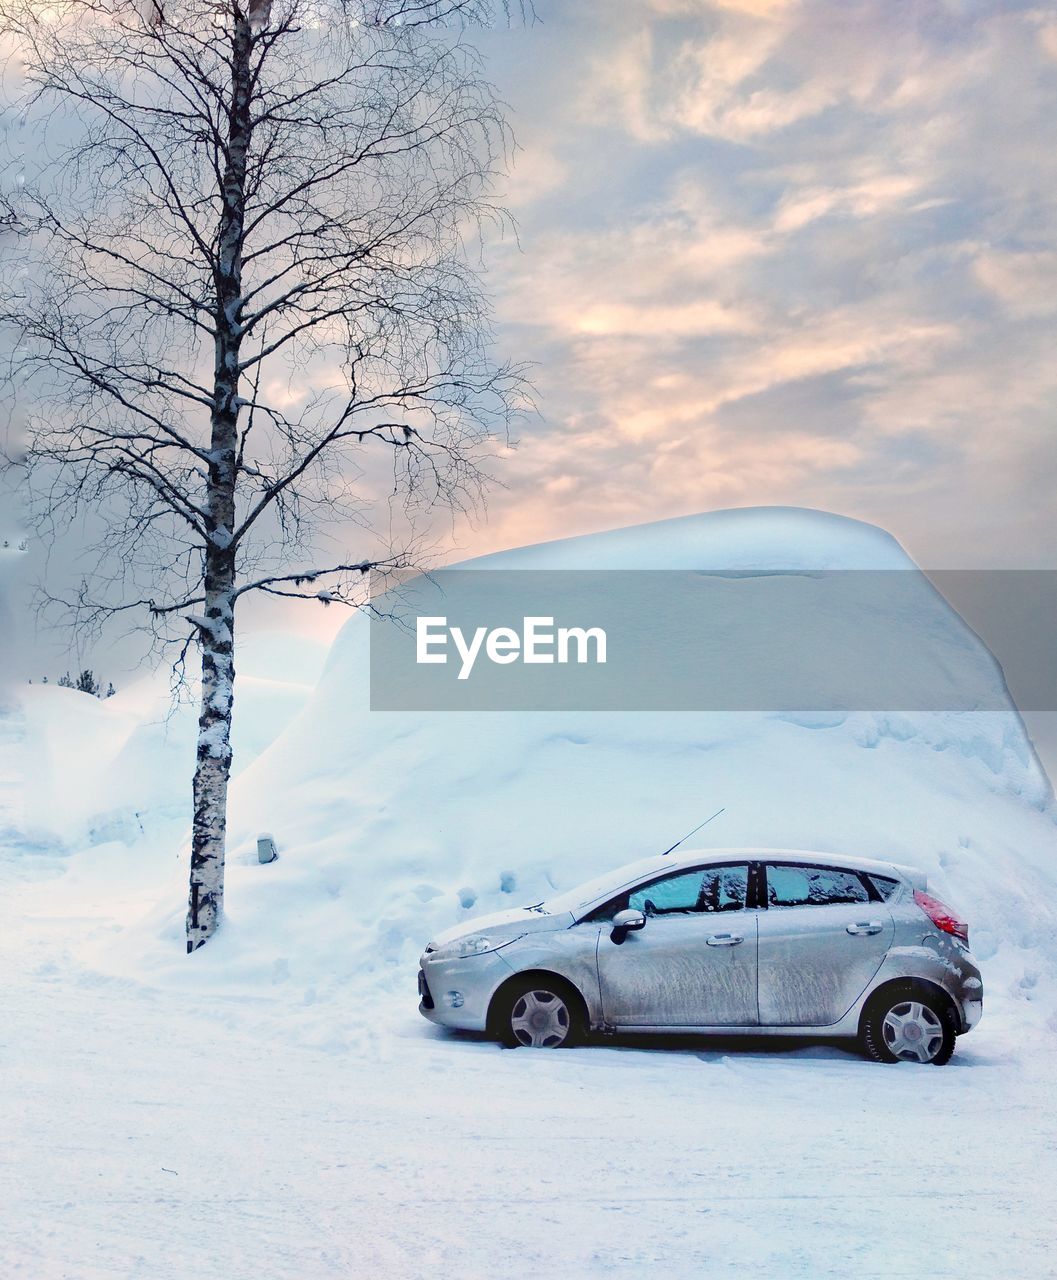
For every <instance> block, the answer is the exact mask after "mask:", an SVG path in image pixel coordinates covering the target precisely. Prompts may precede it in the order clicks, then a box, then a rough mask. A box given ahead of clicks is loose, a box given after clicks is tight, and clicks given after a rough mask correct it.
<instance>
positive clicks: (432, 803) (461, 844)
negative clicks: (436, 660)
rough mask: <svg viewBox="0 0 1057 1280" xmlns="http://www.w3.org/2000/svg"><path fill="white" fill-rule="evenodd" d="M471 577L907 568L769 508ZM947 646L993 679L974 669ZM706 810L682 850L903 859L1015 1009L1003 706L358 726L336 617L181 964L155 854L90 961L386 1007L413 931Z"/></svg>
mask: <svg viewBox="0 0 1057 1280" xmlns="http://www.w3.org/2000/svg"><path fill="white" fill-rule="evenodd" d="M471 563H472V564H473V565H474V567H478V568H481V569H482V570H484V569H492V568H503V569H506V568H533V569H539V568H566V569H567V568H577V569H581V568H582V569H598V568H622V569H627V568H701V569H715V570H729V569H745V568H772V569H774V568H782V569H790V568H792V569H797V568H804V569H807V570H814V569H820V568H825V569H904V570H906V571H907V572H908V573H916V572H917V570H916V568H915V566H914V565H913V564H912V562H911V561H910V560H909V559H908V557H907V556H906V555H905V553H904V552H903V551H902V549H901V548H900V547H899V545H898V544H897V543H896V542H895V541H894V540H893V539H892V538H891V537H890V536H888V535H887V534H885V533H883V532H881V531H880V530H878V529H876V528H873V527H871V526H868V525H865V524H862V523H860V522H857V521H853V520H848V519H844V518H841V517H837V516H832V515H825V514H821V513H818V512H811V511H803V510H786V509H779V510H773V509H760V510H741V511H733V512H718V513H713V514H707V515H702V516H695V517H688V518H685V519H678V520H671V521H665V522H662V523H659V524H652V525H647V526H643V527H641V528H631V529H621V530H617V531H615V532H612V533H604V534H600V535H594V536H589V537H581V538H574V539H569V540H566V541H561V542H555V543H549V544H544V545H540V546H535V547H528V548H522V549H519V550H515V551H510V552H505V553H501V554H497V555H492V556H488V557H485V558H483V559H480V560H477V561H474V562H471ZM927 589H928V590H931V588H927ZM931 615H932V616H931V617H930V620H929V623H928V626H929V639H930V643H932V644H935V643H936V620H935V616H934V615H935V610H932V611H931ZM946 617H947V620H948V633H949V641H950V645H951V648H952V652H957V653H959V654H964V651H965V646H966V628H965V626H964V624H963V622H962V621H961V619H960V618H959V617H958V616H957V615H956V614H955V613H954V612H953V611H948V613H947V615H946ZM874 625H877V622H876V620H875V622H874ZM880 625H883V619H882V620H881V624H880ZM969 634H970V636H971V633H969ZM971 639H972V644H973V645H975V646H977V649H978V651H979V652H978V654H977V657H978V658H980V659H981V660H983V659H986V660H987V662H988V663H989V664H990V668H989V669H991V670H993V673H994V674H993V678H994V680H995V681H997V682H998V684H999V686H1001V680H1002V677H1001V672H1000V670H999V669H998V667H997V664H994V663H993V661H992V660H991V659H990V655H988V654H987V653H986V650H983V647H982V645H980V642H979V641H978V640H976V639H975V637H972V638H971ZM1001 694H1002V688H1001V687H999V689H998V690H997V691H996V696H998V695H1001ZM721 806H722V807H724V808H725V812H724V813H723V814H722V815H721V817H719V818H718V819H716V821H715V822H713V823H712V824H711V825H710V826H709V827H707V828H706V829H705V830H704V831H703V832H702V833H701V834H700V836H698V837H696V838H695V840H694V842H693V843H694V844H695V845H698V846H700V847H730V846H738V845H743V846H764V847H781V848H801V849H815V850H822V851H834V852H850V853H855V854H861V855H865V856H869V857H874V858H879V859H889V860H894V861H899V862H904V863H911V864H917V865H919V866H921V867H923V868H924V869H925V870H926V871H927V872H928V873H929V875H930V878H931V880H932V881H933V882H934V883H935V886H936V887H937V888H938V889H940V890H941V891H942V892H943V893H945V894H946V895H948V896H949V897H950V898H951V899H952V900H953V901H954V902H955V904H956V905H957V906H959V907H960V908H961V909H963V910H964V911H965V912H966V913H967V914H968V916H969V918H970V920H971V922H972V929H973V942H974V947H975V949H976V951H977V953H978V955H979V957H980V958H981V960H982V961H983V962H984V966H985V975H986V976H987V977H988V981H989V985H990V991H991V992H992V993H994V992H996V991H998V992H1000V993H1002V994H1004V995H1005V996H1006V997H1009V998H1015V999H1018V1000H1024V1001H1026V1002H1027V1001H1031V1000H1032V999H1033V998H1034V996H1035V995H1036V994H1037V993H1036V991H1035V985H1036V983H1037V981H1038V978H1039V975H1040V973H1041V972H1042V970H1043V969H1045V968H1048V967H1050V966H1051V965H1052V963H1053V960H1054V944H1053V937H1054V928H1053V926H1054V912H1053V908H1052V906H1051V903H1052V896H1053V890H1054V887H1055V885H1054V881H1055V867H1054V852H1055V847H1057V846H1055V835H1057V813H1055V809H1054V806H1053V802H1052V793H1051V790H1050V787H1049V784H1048V781H1047V779H1046V777H1045V775H1044V773H1043V771H1042V769H1041V767H1040V765H1039V763H1038V761H1037V759H1036V757H1035V754H1034V752H1033V750H1032V747H1031V744H1030V741H1029V740H1028V737H1027V735H1026V733H1025V731H1024V728H1023V725H1022V723H1021V721H1020V718H1019V716H1018V714H1017V712H1016V710H1015V708H1014V707H1013V706H1012V704H1009V709H1008V710H1007V711H999V712H987V713H982V712H977V713H929V714H925V713H917V714H913V715H910V714H896V713H889V714H885V713H865V712H856V713H850V714H842V713H826V714H818V715H810V714H808V715H803V714H797V715H775V714H758V713H737V714H733V713H730V714H706V713H696V712H695V713H647V712H638V713H617V712H607V713H601V712H592V713H577V712H560V713H559V712H533V713H516V714H515V713H499V712H489V713H476V714H473V713H452V712H448V713H439V714H432V715H428V714H421V713H410V712H407V713H396V712H393V713H372V712H370V711H369V709H368V622H367V619H366V618H365V617H362V616H355V617H353V618H351V619H350V621H349V622H348V624H347V625H346V626H345V628H344V629H343V631H342V632H341V633H340V635H339V636H338V638H337V640H336V641H335V644H334V646H333V648H332V651H331V653H330V655H329V658H328V661H327V664H326V667H325V669H324V671H323V674H322V677H321V679H320V682H319V684H318V687H317V688H316V690H315V692H314V693H313V695H312V696H311V698H310V699H309V700H308V702H307V704H306V705H305V706H304V709H303V710H302V711H301V712H300V713H299V714H298V715H297V716H296V717H295V718H294V719H293V721H292V722H291V723H290V724H289V725H288V726H287V727H286V729H285V731H284V732H282V733H281V734H280V735H279V736H278V738H277V740H276V741H275V742H274V743H273V744H272V746H271V747H270V748H268V749H267V750H266V751H264V752H263V754H261V755H260V756H259V758H257V759H256V760H255V761H254V762H253V763H251V764H250V765H249V766H248V767H246V768H244V769H243V770H242V772H241V773H240V774H239V776H238V778H237V779H236V781H235V783H234V786H233V790H232V805H231V824H230V860H229V867H230V869H229V875H228V889H227V894H228V897H227V910H228V919H227V921H226V923H225V925H224V928H223V930H222V933H221V935H220V936H218V938H217V939H216V941H215V942H214V943H212V944H210V946H209V947H207V948H205V949H203V951H201V952H200V953H197V954H196V955H195V956H194V957H192V958H191V959H190V960H189V961H188V960H187V959H185V958H184V957H183V955H182V954H181V948H182V942H181V938H182V934H181V927H182V909H183V908H182V887H181V881H182V879H183V877H184V876H185V874H186V868H185V866H184V864H183V860H182V859H181V863H180V866H179V867H178V868H177V870H176V873H175V874H174V876H173V881H172V889H171V896H170V897H168V898H167V899H166V900H165V901H164V902H163V903H160V904H159V906H158V907H157V909H156V910H155V911H153V912H152V913H150V914H149V915H148V917H147V918H146V920H144V921H143V922H142V924H140V925H139V926H138V927H136V928H134V929H133V930H131V931H130V932H129V933H128V935H127V936H126V937H125V938H124V940H123V941H120V942H114V940H112V939H109V940H108V942H107V947H106V952H107V956H108V957H110V960H109V961H108V962H109V963H114V964H116V965H117V966H119V967H120V968H122V969H123V970H124V971H126V972H127V970H128V968H129V967H130V966H134V967H135V968H136V969H137V970H138V971H139V972H140V973H145V974H148V975H153V980H156V981H178V982H191V983H198V982H202V981H209V982H215V983H217V984H219V985H222V986H228V985H231V986H234V987H236V988H237V987H239V986H240V985H243V986H244V987H246V988H249V987H252V986H254V985H259V984H260V982H262V981H266V982H268V983H276V982H277V983H280V984H281V985H284V986H288V987H289V990H290V991H291V992H294V991H297V992H302V993H304V999H305V1000H306V1001H308V1002H309V1003H312V1004H315V1003H317V1002H322V1001H324V1000H325V999H326V998H327V997H328V996H331V997H336V998H339V999H342V1000H348V1001H349V1002H350V1007H353V1005H358V1004H360V1003H362V1001H363V1000H365V999H367V998H368V997H370V996H371V995H381V994H385V993H397V992H398V993H400V995H401V996H402V997H404V999H403V1000H402V1002H401V1007H403V1004H406V1003H407V1002H408V1001H413V995H412V994H411V993H412V992H413V985H414V967H415V960H416V958H417V955H418V953H419V951H420V950H421V948H422V947H423V946H424V944H425V943H426V942H427V941H428V940H429V938H430V936H431V935H432V934H433V933H435V932H437V931H439V930H441V929H443V928H446V927H449V926H450V925H452V924H453V923H457V922H458V921H459V920H461V919H467V918H470V917H471V916H473V915H476V914H478V913H482V912H485V911H491V910H494V909H498V908H501V907H505V906H510V905H515V904H520V903H530V902H535V901H539V900H540V899H542V898H544V897H545V896H548V895H550V894H552V893H553V892H554V891H555V889H560V888H564V887H568V886H571V885H574V884H575V883H577V882H578V881H580V880H583V879H586V878H587V877H589V876H592V875H595V874H597V873H600V872H602V871H604V870H606V869H607V868H610V867H616V866H618V865H620V864H621V863H624V862H626V861H630V860H632V859H635V858H638V857H640V856H642V855H643V854H648V853H652V852H659V851H660V850H662V849H664V848H666V847H667V846H668V845H670V844H671V843H672V842H673V841H674V840H675V839H677V838H678V837H679V836H680V835H682V834H683V833H684V832H686V831H688V830H689V829H690V828H692V827H693V826H695V825H696V824H697V823H698V822H700V821H701V820H702V819H703V818H704V817H706V816H707V815H708V814H710V813H711V812H713V811H714V810H716V809H719V808H720V807H721ZM261 831H270V832H271V833H272V834H274V836H275V837H276V839H277V841H278V844H279V847H280V850H281V857H280V860H279V861H278V862H276V863H274V864H272V865H269V866H260V865H258V864H257V860H256V853H255V841H256V836H257V835H258V833H259V832H261ZM184 856H185V855H184ZM1036 1008H1038V1010H1039V1013H1040V1015H1041V1014H1042V1013H1043V1010H1042V1008H1041V1006H1040V1005H1039V1004H1038V1003H1036Z"/></svg>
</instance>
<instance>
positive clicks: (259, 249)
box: [0, 0, 521, 951]
mask: <svg viewBox="0 0 1057 1280" xmlns="http://www.w3.org/2000/svg"><path fill="white" fill-rule="evenodd" d="M489 8H490V0H441V2H438V0H376V2H374V3H353V2H351V0H273V2H272V3H271V4H267V3H262V0H149V2H148V3H147V5H146V8H145V9H144V8H143V7H142V6H141V7H140V8H137V7H135V6H134V5H132V4H129V3H123V2H121V0H101V2H96V0H57V2H56V3H55V4H51V5H48V6H39V5H33V4H29V3H27V2H26V0H0V21H2V22H3V25H4V26H5V27H6V29H7V30H8V31H9V32H10V33H13V35H14V36H15V38H16V41H17V49H18V55H19V57H20V58H21V60H22V67H23V71H24V79H25V84H26V95H25V101H24V102H23V103H22V105H21V110H22V111H23V112H24V113H28V116H27V117H24V118H28V119H29V120H30V121H31V123H32V126H33V137H34V156H33V157H31V158H29V159H26V160H25V162H24V169H23V171H22V172H20V173H19V174H18V175H17V178H16V181H15V183H14V184H12V187H11V190H10V193H9V195H8V196H7V197H6V204H5V206H4V207H3V208H0V218H2V219H3V221H4V223H5V224H6V225H7V226H8V227H12V226H13V227H15V228H16V231H17V235H16V237H15V238H14V240H12V238H11V237H10V235H9V236H8V239H7V241H6V244H5V246H4V250H3V256H4V258H5V261H3V262H0V267H2V268H3V278H4V281H5V283H4V284H3V285H2V286H0V320H2V321H3V322H4V323H5V324H6V326H8V327H9V329H10V330H11V331H13V334H14V341H13V343H12V350H13V352H14V372H15V374H16V375H17V377H18V378H19V379H20V386H21V387H22V388H23V395H29V394H31V395H32V397H33V399H32V404H33V410H32V413H31V415H30V417H31V421H30V422H29V425H28V428H27V429H26V430H25V438H24V441H23V443H22V445H21V453H20V454H19V456H18V458H17V459H16V461H17V464H18V465H19V466H20V467H23V468H24V469H25V473H26V479H25V483H26V488H27V490H28V492H29V502H30V506H31V512H32V513H35V514H34V518H35V521H36V524H37V527H38V529H39V530H41V531H42V532H43V533H45V534H48V535H52V536H53V535H55V534H57V533H60V532H62V531H63V530H64V529H68V528H69V526H70V524H71V522H72V521H73V520H75V519H76V520H78V521H79V526H78V527H79V528H83V527H84V525H85V522H86V521H87V522H88V525H89V526H90V527H91V528H93V529H94V530H96V534H97V536H96V534H93V536H92V538H91V546H92V558H91V562H90V565H89V568H88V569H87V570H86V572H85V574H84V577H83V580H82V582H81V585H80V587H79V589H77V590H76V591H75V592H74V594H73V595H72V596H67V597H60V598H59V603H60V604H62V605H63V606H64V607H66V608H68V609H69V610H70V616H71V618H72V620H73V622H74V625H76V626H78V627H89V628H98V627H100V626H101V625H102V624H103V623H104V622H105V621H106V620H108V619H112V618H113V617H114V615H115V614H121V615H128V616H134V615H135V614H137V613H138V614H140V615H142V616H143V617H144V618H145V619H146V621H147V623H148V624H149V627H150V629H151V631H152V634H153V636H154V638H155V639H156V641H157V642H158V643H159V644H162V645H164V644H170V645H171V644H175V645H176V646H177V653H176V655H175V659H174V665H175V667H176V669H178V670H182V664H183V662H184V660H185V658H186V656H187V653H188V649H189V646H190V645H191V644H197V645H198V646H199V647H200V650H201V711H200V717H199V734H198V752H197V762H196V768H195V774H194V821H193V835H192V851H191V873H190V895H189V906H188V914H187V949H188V951H191V950H193V949H195V948H196V947H198V946H200V945H201V944H202V943H203V942H205V941H206V940H207V939H208V938H209V937H210V936H211V934H212V933H213V932H214V930H215V929H216V928H217V925H218V924H219V922H220V918H221V912H222V906H223V893H224V846H225V827H226V809H227V788H228V778H229V773H230V768H231V723H232V708H233V682H234V674H235V667H234V650H235V614H236V607H237V605H238V602H239V601H240V600H241V599H242V598H243V597H244V596H246V595H248V594H249V593H251V592H265V593H270V594H272V595H276V596H285V597H297V598H305V599H315V600H322V601H324V602H329V601H339V602H342V603H346V604H357V603H360V602H362V600H363V587H362V585H361V584H362V582H363V575H364V574H366V573H367V571H368V570H369V569H371V568H372V567H377V566H383V567H384V566H387V565H388V566H403V565H406V564H408V563H409V560H410V557H411V555H412V553H413V547H410V546H393V545H392V543H391V542H390V544H389V549H388V550H387V551H386V552H385V553H384V554H382V553H379V554H373V555H365V554H363V553H362V550H361V551H360V552H358V553H357V552H354V551H350V550H348V549H347V543H346V542H345V541H344V540H345V539H346V538H347V537H348V533H349V529H350V527H354V528H355V527H359V528H361V529H363V530H364V535H363V536H364V537H366V534H367V530H368V529H369V526H370V524H371V515H372V511H373V510H374V509H375V508H374V506H372V499H376V500H381V501H383V504H384V501H385V499H386V496H387V493H389V492H394V493H399V494H400V495H402V502H403V504H404V505H405V507H406V508H407V509H409V510H414V509H417V508H418V507H420V506H425V507H427V508H428V507H430V506H431V505H434V504H437V503H443V504H446V505H448V506H454V507H456V508H458V507H461V506H465V505H466V504H469V503H472V502H473V501H474V498H475V495H476V493H477V491H478V490H479V487H480V484H481V481H482V478H483V475H482V459H483V458H484V457H485V456H486V455H487V452H488V440H489V439H490V438H491V437H492V436H494V435H495V434H496V433H501V432H503V431H504V430H505V429H506V426H507V424H508V422H509V419H510V416H511V414H512V413H513V412H515V411H516V409H517V404H518V401H519V399H520V396H521V374H520V371H519V370H518V369H517V368H515V367H512V366H510V365H504V364H500V363H497V362H496V361H495V360H494V359H493V357H492V355H491V335H490V331H489V312H488V302H487V297H486V295H485V294H484V292H483V289H482V286H481V283H480V279H479V273H478V272H477V271H475V269H474V263H473V259H472V257H471V255H470V254H469V252H468V251H467V247H466V246H467V240H468V237H467V232H468V231H471V232H474V231H476V228H477V227H479V225H480V224H481V222H482V220H487V219H492V218H495V217H497V216H499V215H498V211H497V210H496V209H495V207H494V205H493V204H492V202H491V196H490V192H491V188H492V183H493V179H494V176H495V174H496V172H497V169H498V166H499V164H500V163H501V161H502V159H503V157H504V154H505V149H506V146H507V138H506V130H505V125H504V121H503V117H502V112H501V109H500V106H499V104H498V103H497V100H496V98H495V95H494V93H493V91H492V88H491V86H490V85H489V84H488V83H487V81H486V80H485V79H484V78H483V75H482V71H481V68H480V65H479V62H478V59H477V57H476V56H475V53H474V51H473V49H472V46H471V45H469V44H468V42H467V41H466V40H465V38H464V35H463V29H464V27H465V24H466V23H467V22H478V21H486V20H488V18H489V16H490V14H489ZM9 172H10V169H9ZM379 457H381V458H383V459H388V460H389V461H388V462H386V463H384V464H383V467H382V468H381V470H380V469H379V467H378V462H377V459H378V458H379ZM386 471H387V472H388V479H385V472H386ZM327 522H329V523H330V525H331V528H332V530H333V532H332V534H331V535H330V536H329V537H324V536H323V535H322V534H321V532H320V530H321V526H322V525H324V524H325V523H327ZM322 546H329V547H332V548H334V549H333V551H331V553H330V555H329V558H327V557H325V556H324V554H323V552H322V551H321V549H320V548H321V547H322ZM188 624H189V625H188Z"/></svg>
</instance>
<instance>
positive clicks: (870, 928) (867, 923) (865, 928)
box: [848, 920, 884, 934]
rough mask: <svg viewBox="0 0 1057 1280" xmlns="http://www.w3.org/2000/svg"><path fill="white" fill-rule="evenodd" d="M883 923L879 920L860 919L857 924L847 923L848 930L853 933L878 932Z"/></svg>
mask: <svg viewBox="0 0 1057 1280" xmlns="http://www.w3.org/2000/svg"><path fill="white" fill-rule="evenodd" d="M883 928H884V925H883V924H882V923H881V922H880V920H860V921H859V922H858V924H850V925H848V932H849V933H854V934H863V933H880V932H881V930H882V929H883Z"/></svg>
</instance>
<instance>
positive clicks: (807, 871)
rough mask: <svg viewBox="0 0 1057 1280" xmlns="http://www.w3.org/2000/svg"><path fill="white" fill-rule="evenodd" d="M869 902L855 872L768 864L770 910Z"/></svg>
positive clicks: (866, 893)
mask: <svg viewBox="0 0 1057 1280" xmlns="http://www.w3.org/2000/svg"><path fill="white" fill-rule="evenodd" d="M869 900H870V894H869V892H868V890H867V888H866V886H865V885H864V884H863V882H862V880H861V879H860V877H859V876H858V875H856V874H855V872H854V871H838V870H836V869H835V868H833V867H809V866H800V865H797V864H793V863H768V864H767V905H768V906H769V907H822V906H830V905H832V904H834V903H843V902H869Z"/></svg>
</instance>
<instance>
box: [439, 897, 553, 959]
mask: <svg viewBox="0 0 1057 1280" xmlns="http://www.w3.org/2000/svg"><path fill="white" fill-rule="evenodd" d="M572 922H573V914H572V912H571V911H562V912H559V913H555V914H553V915H552V914H550V913H548V912H543V911H532V910H530V909H529V908H528V907H513V908H511V909H510V910H509V911H495V912H493V913H492V914H491V915H487V916H475V917H474V918H473V919H472V920H464V921H463V923H462V924H457V925H454V926H453V927H452V928H451V929H445V930H444V932H443V933H438V934H437V936H436V937H435V938H434V939H433V941H432V942H431V943H430V944H429V945H430V950H433V949H435V948H437V947H443V946H446V945H447V944H448V943H449V942H457V941H458V939H459V938H471V937H473V936H474V935H475V934H478V933H486V934H488V935H490V936H494V937H497V938H498V937H509V938H519V937H520V936H521V935H522V934H523V933H547V932H553V931H554V930H557V929H568V928H569V926H570V925H571V924H572Z"/></svg>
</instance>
